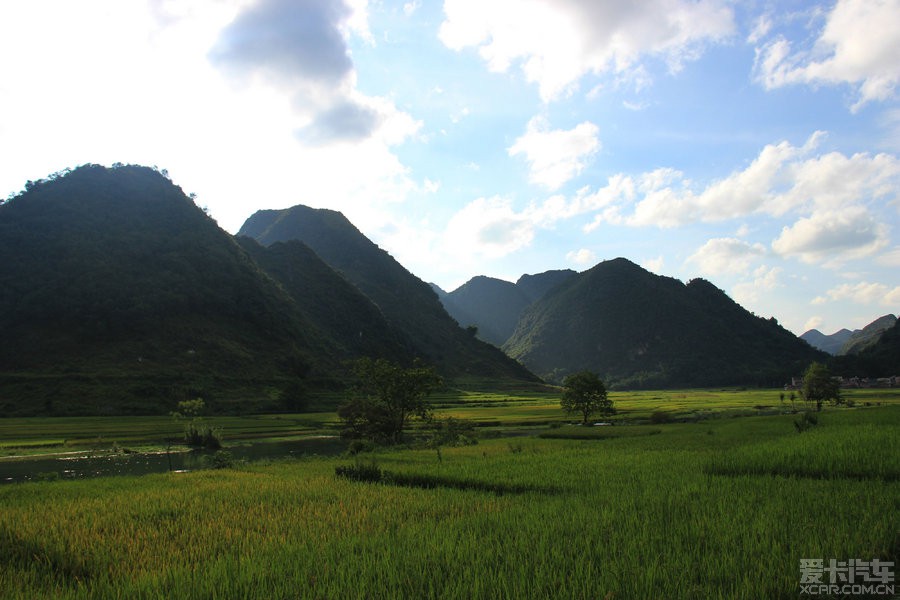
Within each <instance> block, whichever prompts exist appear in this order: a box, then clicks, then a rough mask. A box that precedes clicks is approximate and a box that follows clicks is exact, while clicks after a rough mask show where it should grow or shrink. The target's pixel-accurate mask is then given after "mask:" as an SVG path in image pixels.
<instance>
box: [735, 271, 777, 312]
mask: <svg viewBox="0 0 900 600" xmlns="http://www.w3.org/2000/svg"><path fill="white" fill-rule="evenodd" d="M781 273H782V270H781V268H780V267H771V268H770V267H767V266H765V265H761V266H759V267H757V268H756V269H755V270H754V271H753V279H752V280H751V281H746V282H744V283H739V284H737V285H735V286H734V287H733V288H732V290H731V295H732V296H733V297H734V299H735V300H736V301H737V302H738V303H739V304H742V305H743V306H750V305H753V304H756V303H758V302H759V301H760V300H761V299H762V298H763V296H765V295H769V294H771V293H772V291H773V290H775V289H777V288H778V287H780V286H781V285H782V284H781V280H780V277H781Z"/></svg>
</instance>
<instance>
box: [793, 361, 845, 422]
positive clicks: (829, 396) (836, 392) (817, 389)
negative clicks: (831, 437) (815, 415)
mask: <svg viewBox="0 0 900 600" xmlns="http://www.w3.org/2000/svg"><path fill="white" fill-rule="evenodd" d="M800 393H801V394H802V396H803V398H804V399H805V400H806V402H807V403H810V404H812V403H815V405H816V411H820V410H822V404H823V403H825V402H826V401H829V400H830V401H832V402H834V403H835V404H840V403H841V402H842V398H841V384H840V382H838V381H837V380H836V379H835V378H834V377H832V375H831V372H830V371H829V370H828V367H826V366H825V365H823V364H822V363H818V362H814V363H812V364H811V365H809V368H808V369H806V372H805V373H804V374H803V387H802V388H801V390H800Z"/></svg>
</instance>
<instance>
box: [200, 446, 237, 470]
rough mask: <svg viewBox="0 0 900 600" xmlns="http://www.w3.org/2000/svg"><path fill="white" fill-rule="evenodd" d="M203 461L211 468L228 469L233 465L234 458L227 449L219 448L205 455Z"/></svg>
mask: <svg viewBox="0 0 900 600" xmlns="http://www.w3.org/2000/svg"><path fill="white" fill-rule="evenodd" d="M205 462H206V464H207V465H208V466H209V467H210V468H211V469H230V468H231V467H233V466H234V458H233V457H232V456H231V452H229V451H228V450H219V451H217V452H216V453H215V454H213V455H212V456H207V457H205Z"/></svg>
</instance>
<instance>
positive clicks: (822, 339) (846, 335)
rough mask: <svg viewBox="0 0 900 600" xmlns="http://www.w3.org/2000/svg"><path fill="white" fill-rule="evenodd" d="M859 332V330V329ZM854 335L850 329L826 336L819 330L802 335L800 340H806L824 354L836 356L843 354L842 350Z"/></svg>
mask: <svg viewBox="0 0 900 600" xmlns="http://www.w3.org/2000/svg"><path fill="white" fill-rule="evenodd" d="M857 331H859V330H858V329H857ZM854 333H855V332H853V331H850V330H849V329H841V330H839V331H835V332H834V333H832V334H830V335H825V334H824V333H822V332H821V331H819V330H818V329H810V330H809V331H807V332H805V333H804V334H803V335H801V336H800V339H801V340H805V341H806V342H807V343H808V344H809V345H810V346H812V347H813V348H818V349H819V350H821V351H822V352H827V353H828V354H831V355H836V354H840V353H841V348H843V347H844V344H846V343H847V340H849V339H850V336H851V335H853V334H854Z"/></svg>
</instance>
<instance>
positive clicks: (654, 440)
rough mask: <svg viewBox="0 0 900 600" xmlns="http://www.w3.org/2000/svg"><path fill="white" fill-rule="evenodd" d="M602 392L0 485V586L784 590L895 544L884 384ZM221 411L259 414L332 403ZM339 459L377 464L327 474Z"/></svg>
mask: <svg viewBox="0 0 900 600" xmlns="http://www.w3.org/2000/svg"><path fill="white" fill-rule="evenodd" d="M701 394H702V395H701ZM613 397H614V399H615V400H616V403H617V405H618V408H619V409H620V412H619V415H617V417H616V419H617V421H616V423H617V424H616V425H614V426H605V427H577V426H572V425H568V424H567V423H568V419H566V417H565V415H562V414H561V413H560V410H559V407H558V404H555V405H554V403H553V401H552V398H550V397H547V396H544V397H540V396H539V395H537V396H528V395H523V396H521V397H517V398H516V397H511V396H508V395H507V396H502V395H498V394H493V395H492V394H479V393H477V392H467V393H457V394H454V395H451V394H448V395H446V396H444V397H438V398H434V401H435V403H436V404H438V405H439V406H440V408H439V409H438V412H439V413H441V414H443V415H453V416H455V417H458V418H467V419H471V420H475V421H477V422H479V423H481V424H482V427H477V428H476V431H481V432H483V433H487V432H491V434H492V435H482V436H481V437H480V439H479V442H478V443H477V444H474V445H467V446H460V447H444V448H442V449H441V450H440V452H437V451H436V450H435V449H427V448H422V449H416V448H402V449H384V450H379V451H376V452H373V453H369V454H364V455H357V456H355V457H346V456H345V457H331V458H323V457H315V458H302V459H292V460H277V461H269V462H265V463H246V464H236V465H235V466H234V467H232V468H226V469H218V470H206V471H195V472H190V473H164V474H158V475H146V476H141V477H130V476H123V477H108V478H97V479H87V480H76V481H55V482H40V483H21V484H9V485H3V486H0V597H2V598H29V599H30V598H375V599H380V598H510V599H513V598H515V599H518V598H600V599H612V598H617V599H621V598H637V599H645V598H723V599H724V598H747V599H750V598H753V599H756V598H797V597H802V596H801V595H800V580H801V572H800V560H801V559H809V558H813V559H824V561H825V563H826V564H827V563H828V560H829V559H837V560H840V561H845V560H848V559H863V560H872V559H875V558H877V559H880V560H885V561H894V562H895V563H896V561H897V559H898V558H900V402H898V397H897V395H896V393H895V392H891V391H884V390H882V391H881V392H880V393H874V392H873V393H871V394H869V393H868V392H867V393H866V394H861V395H859V396H858V397H857V398H858V401H857V402H856V407H854V408H834V407H828V408H827V409H826V410H825V411H823V413H821V415H820V418H819V424H818V425H817V426H815V427H813V428H811V429H810V430H808V431H805V432H803V433H798V432H797V430H796V428H795V427H794V424H793V422H794V420H795V419H796V418H797V417H796V415H791V414H770V413H774V412H778V408H779V404H780V400H779V395H778V391H775V392H771V391H770V392H755V391H750V392H745V391H734V390H732V391H720V392H716V391H710V390H706V391H684V392H668V391H667V392H646V393H631V394H624V393H623V394H621V395H613ZM692 398H694V401H693V402H692V401H691V399H692ZM557 402H558V400H557ZM866 403H868V404H869V405H868V406H866ZM756 407H768V408H756ZM663 411H664V412H667V413H668V414H670V415H671V416H672V420H674V421H675V422H662V423H660V422H653V423H650V422H649V421H650V417H651V416H652V415H653V414H654V413H659V412H663ZM731 417H735V418H731ZM235 419H237V420H236V421H235V422H233V423H232V427H234V428H236V429H237V428H238V427H245V428H246V429H241V430H239V431H242V432H243V434H253V430H254V427H253V426H252V425H253V423H255V422H257V421H259V422H263V425H266V426H267V427H268V428H266V427H263V425H259V427H258V430H257V431H256V433H259V434H262V435H267V436H268V435H282V434H286V432H288V431H291V430H298V431H301V430H302V431H303V432H306V431H322V430H328V428H329V427H331V423H332V422H333V415H332V416H329V415H328V414H326V413H323V414H321V415H314V416H309V415H294V416H281V417H279V418H276V417H275V416H268V417H255V418H250V417H241V418H237V417H236V418H235ZM20 421H21V422H19V423H18V424H8V423H3V422H2V421H0V427H5V428H4V429H0V434H2V438H0V441H2V443H5V444H7V448H8V449H10V450H12V449H13V448H14V444H13V443H12V438H13V437H15V436H17V437H16V439H17V440H19V442H16V443H21V442H29V441H30V442H32V443H33V444H37V443H39V440H40V439H41V435H40V430H42V429H46V430H47V431H48V433H46V434H45V439H51V438H52V439H59V440H66V439H69V438H72V437H74V435H73V430H74V429H72V430H70V429H67V427H72V428H74V425H73V424H71V423H68V424H67V423H66V422H64V421H61V422H60V423H58V424H57V425H56V426H55V427H56V429H53V427H51V425H52V423H48V422H47V421H52V420H51V419H37V420H35V422H33V423H31V424H29V423H28V421H30V420H27V419H23V420H20ZM269 421H283V422H284V423H275V425H272V424H271V423H268V422H269ZM241 423H243V425H241ZM303 423H305V425H303ZM282 425H284V427H282ZM298 425H299V426H298ZM516 426H518V427H520V429H519V430H515V427H516ZM119 427H120V430H119V431H118V432H117V433H116V435H118V436H119V437H122V438H123V439H125V436H126V435H132V434H133V435H134V436H135V437H134V438H133V439H135V440H136V441H140V440H143V441H148V440H151V439H152V437H153V435H154V434H153V433H152V432H151V431H152V430H153V428H154V427H156V426H154V425H151V424H150V423H149V422H144V421H138V422H137V423H130V424H129V422H127V420H126V422H125V423H124V424H122V423H120V424H119ZM225 431H226V433H227V432H228V427H227V426H226V427H225ZM514 433H515V434H516V435H512V434H514ZM96 435H103V436H105V437H106V439H111V437H110V434H108V433H107V434H104V433H98V432H97V431H96V430H92V431H91V432H90V434H89V437H90V436H94V437H96ZM142 436H143V437H142ZM354 468H359V469H363V470H366V471H368V472H375V473H378V475H379V477H377V478H375V480H373V481H357V480H353V479H350V478H347V477H341V476H338V474H337V473H338V471H346V470H347V469H351V470H352V469H354ZM894 572H896V569H894ZM826 582H827V578H826ZM825 597H827V596H825ZM851 597H852V596H851Z"/></svg>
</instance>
